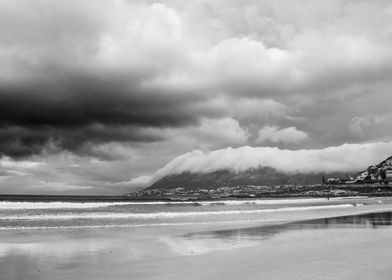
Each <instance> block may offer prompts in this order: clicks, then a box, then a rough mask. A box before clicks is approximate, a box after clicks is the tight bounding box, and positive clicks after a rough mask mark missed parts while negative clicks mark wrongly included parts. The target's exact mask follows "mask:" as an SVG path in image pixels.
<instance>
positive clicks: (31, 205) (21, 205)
mask: <svg viewBox="0 0 392 280" xmlns="http://www.w3.org/2000/svg"><path fill="white" fill-rule="evenodd" d="M350 198H356V199H360V198H366V197H336V198H330V199H329V200H328V199H327V198H290V199H247V200H243V199H238V200H211V201H132V202H128V201H127V202H125V201H124V202H123V201H121V202H13V201H0V210H3V209H6V210H28V209H88V208H99V207H109V206H122V205H182V204H184V205H202V206H210V205H241V204H256V205H277V204H299V203H317V202H327V201H331V200H332V201H333V200H342V199H350Z"/></svg>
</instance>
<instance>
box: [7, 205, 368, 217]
mask: <svg viewBox="0 0 392 280" xmlns="http://www.w3.org/2000/svg"><path fill="white" fill-rule="evenodd" d="M355 206H356V207H360V206H363V205H361V204H358V205H354V204H338V205H324V206H302V207H284V208H277V209H256V210H227V211H198V212H195V211H189V212H156V213H151V212H149V213H113V212H111V213H110V212H109V213H108V212H95V213H63V214H42V215H28V214H24V215H20V214H18V215H7V216H0V220H72V219H159V218H169V219H170V218H181V217H200V216H212V215H240V214H261V213H272V212H283V211H308V210H318V209H335V208H347V207H355Z"/></svg>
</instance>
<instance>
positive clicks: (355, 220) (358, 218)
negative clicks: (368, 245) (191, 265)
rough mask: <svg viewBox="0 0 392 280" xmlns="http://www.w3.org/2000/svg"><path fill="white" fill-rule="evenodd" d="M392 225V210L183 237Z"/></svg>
mask: <svg viewBox="0 0 392 280" xmlns="http://www.w3.org/2000/svg"><path fill="white" fill-rule="evenodd" d="M391 225H392V212H383V213H371V214H363V215H352V216H341V217H334V218H324V219H314V220H305V221H297V222H292V223H286V224H279V225H266V226H259V227H251V228H241V229H230V230H218V231H206V232H198V233H189V234H185V235H183V236H182V237H183V238H184V239H186V240H197V239H198V240H203V239H220V240H226V241H229V242H232V241H239V240H244V241H245V240H248V241H249V240H261V239H266V238H270V237H272V236H274V235H276V234H280V233H283V232H286V231H292V230H302V229H329V228H338V227H361V228H378V227H384V226H391Z"/></svg>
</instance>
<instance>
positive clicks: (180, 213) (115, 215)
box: [0, 197, 390, 230]
mask: <svg viewBox="0 0 392 280" xmlns="http://www.w3.org/2000/svg"><path fill="white" fill-rule="evenodd" d="M389 200H390V199H381V198H366V197H355V198H352V197H351V198H350V197H348V198H332V199H327V198H299V199H293V198H290V199H252V200H216V201H196V202H193V201H178V202H176V201H172V202H166V201H145V202H143V201H141V202H32V201H30V202H29V201H24V202H10V201H0V230H7V229H8V230H9V229H21V230H23V229H37V228H61V227H63V228H67V227H68V228H72V227H75V228H83V227H142V226H160V225H171V224H173V225H179V224H203V223H227V222H230V223H232V222H244V221H255V222H256V221H257V222H260V221H264V222H268V221H281V220H293V219H297V220H298V219H310V218H317V217H318V216H334V215H336V216H338V215H342V214H344V213H351V212H353V211H356V212H358V211H361V210H365V209H367V208H369V207H373V208H377V207H378V208H380V207H381V208H382V206H383V205H388V204H389V203H390V201H389Z"/></svg>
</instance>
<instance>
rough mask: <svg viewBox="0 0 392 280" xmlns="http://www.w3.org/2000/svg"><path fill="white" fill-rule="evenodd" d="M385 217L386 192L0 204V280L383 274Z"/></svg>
mask: <svg viewBox="0 0 392 280" xmlns="http://www.w3.org/2000/svg"><path fill="white" fill-rule="evenodd" d="M29 207H30V209H28V208H29ZM26 209H28V210H26ZM213 212H214V213H213ZM186 213H188V214H186ZM391 213H392V203H391V199H390V198H341V199H336V200H326V199H325V200H322V199H313V200H312V199H297V200H254V201H250V202H249V201H231V202H230V201H229V202H208V203H207V202H206V203H205V204H204V205H203V204H201V205H195V204H187V203H182V204H181V203H179V204H176V203H172V204H168V203H158V204H153V203H152V204H147V205H140V204H137V205H135V204H110V203H109V204H72V203H71V204H37V203H36V202H35V204H34V203H30V204H29V203H24V204H20V203H19V204H18V203H9V202H8V203H3V204H2V203H1V202H0V214H1V215H0V222H1V223H0V271H1V279H7V280H8V279H109V278H112V279H240V278H244V279H390V270H391V265H390V259H391V257H392V249H391V248H390V246H389V245H390V244H391V242H392V237H391V236H392V235H391V234H392V227H391V220H392V214H391ZM132 214H134V215H132Z"/></svg>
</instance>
